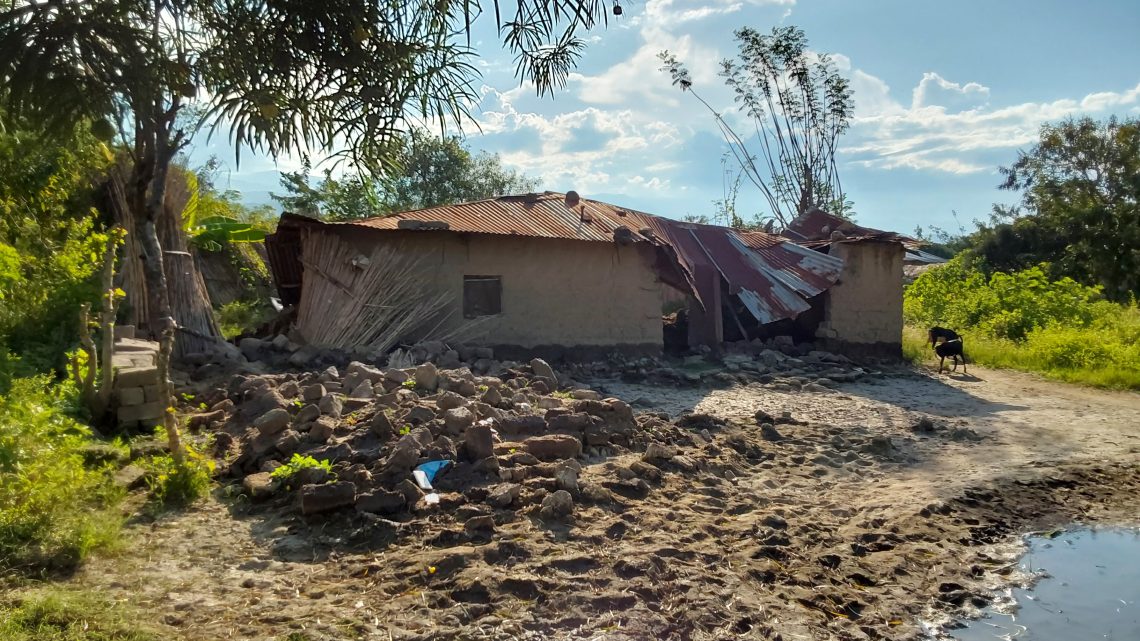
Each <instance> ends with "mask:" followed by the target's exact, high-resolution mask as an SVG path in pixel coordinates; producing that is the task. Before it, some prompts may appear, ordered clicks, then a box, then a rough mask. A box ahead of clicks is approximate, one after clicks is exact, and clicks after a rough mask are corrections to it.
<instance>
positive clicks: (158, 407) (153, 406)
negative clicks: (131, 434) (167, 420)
mask: <svg viewBox="0 0 1140 641" xmlns="http://www.w3.org/2000/svg"><path fill="white" fill-rule="evenodd" d="M164 411H166V403H161V402H158V401H156V402H154V403H143V404H142V405H132V406H130V407H120V408H119V412H118V419H119V421H120V422H123V423H129V422H134V421H137V422H144V421H148V420H152V421H153V420H160V419H161V418H162V413H163V412H164Z"/></svg>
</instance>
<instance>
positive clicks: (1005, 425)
mask: <svg viewBox="0 0 1140 641" xmlns="http://www.w3.org/2000/svg"><path fill="white" fill-rule="evenodd" d="M971 373H972V374H973V375H972V376H969V377H965V376H958V377H954V378H950V377H946V376H934V375H930V374H927V373H912V374H904V375H898V376H888V377H882V378H870V379H866V380H864V381H861V382H858V383H851V384H844V385H840V386H839V387H838V388H837V389H834V390H828V391H813V392H794V391H778V390H775V389H772V388H771V387H769V386H764V385H759V384H754V385H750V386H747V387H742V386H737V387H734V388H731V389H720V390H709V389H674V388H654V387H649V386H637V385H627V384H621V383H619V382H616V381H593V382H592V384H593V385H594V387H595V388H596V389H598V390H600V391H602V392H604V393H605V394H608V395H613V396H618V397H620V398H623V399H625V400H627V401H630V402H632V403H633V404H634V407H635V408H636V409H638V410H639V411H654V412H667V413H669V414H670V415H671V416H673V417H676V416H677V415H678V414H680V413H682V412H690V411H693V412H707V413H709V414H711V415H714V416H716V417H719V418H721V419H724V420H725V421H727V422H726V423H725V424H723V425H720V424H716V423H713V422H709V421H705V422H704V423H702V424H698V425H694V426H690V428H691V432H692V433H693V434H696V435H697V436H695V437H694V438H692V439H690V441H691V442H692V443H693V444H689V445H681V446H679V447H678V448H677V449H678V453H679V454H680V455H681V456H680V457H678V458H676V459H674V460H673V461H672V462H670V463H666V464H663V465H662V466H661V467H662V468H663V469H662V471H661V474H660V478H659V479H657V478H653V476H655V475H656V474H655V473H653V472H652V470H649V471H648V472H646V468H644V467H639V468H638V469H641V470H642V471H641V473H640V476H641V478H642V479H644V480H645V481H646V484H647V485H648V488H647V489H648V492H647V494H645V495H644V496H633V495H632V494H631V495H630V496H627V497H623V496H621V492H623V491H624V492H628V493H636V492H637V491H638V490H637V489H636V488H635V485H636V484H635V483H626V484H624V485H621V484H616V483H615V482H617V481H620V480H621V479H620V478H619V477H621V476H629V471H628V467H627V466H628V465H629V464H630V463H631V462H633V461H636V460H638V459H639V458H640V455H639V454H627V455H624V456H621V457H616V458H609V459H604V460H593V461H590V462H587V463H586V464H585V465H584V470H583V473H582V479H583V480H585V481H595V482H596V483H597V484H598V485H607V484H608V486H609V487H612V488H615V489H614V492H615V496H614V499H615V500H614V501H612V502H609V503H606V504H604V506H599V505H581V506H577V507H576V511H575V513H574V516H573V518H572V520H570V521H569V522H566V523H550V522H545V521H542V520H540V519H538V518H537V517H535V516H532V515H525V514H521V513H520V514H516V513H513V512H501V513H498V514H497V515H496V523H497V525H496V529H495V532H494V534H493V535H491V536H479V537H475V538H472V537H470V536H467V535H465V534H464V532H463V525H462V521H458V522H457V521H456V520H455V519H454V518H453V517H452V516H451V515H447V514H435V515H432V514H428V515H421V516H417V517H409V518H406V519H402V520H400V521H389V520H385V519H382V518H378V517H366V516H362V515H356V514H353V513H345V514H340V515H337V516H334V517H331V518H329V517H320V518H316V519H313V520H310V521H306V520H304V519H302V517H301V516H300V514H299V513H298V512H297V511H296V510H295V509H291V508H290V507H288V506H287V505H284V504H283V503H281V502H278V503H271V504H257V505H254V504H250V503H249V502H248V501H247V500H245V499H244V498H242V497H237V498H233V495H232V493H230V492H226V491H224V490H223V491H219V492H218V495H217V496H215V497H214V498H212V499H210V500H209V501H207V502H205V503H203V504H202V505H200V506H198V507H196V508H195V509H192V510H190V511H188V512H185V513H180V514H173V515H168V516H165V517H162V518H160V519H158V520H157V521H155V522H145V520H139V522H137V523H136V524H135V525H133V526H132V527H131V528H130V529H129V536H130V537H131V541H132V542H131V544H130V551H129V552H128V553H126V554H124V555H122V556H119V557H114V558H100V559H95V560H93V561H92V562H91V563H89V564H88V565H86V566H85V568H84V570H83V571H82V572H81V573H80V574H79V575H77V576H76V577H74V578H73V579H72V582H73V583H74V584H75V585H76V586H78V587H83V588H88V589H94V590H98V591H100V592H104V593H107V594H110V595H113V596H114V597H115V598H118V599H122V600H124V601H128V602H131V603H133V604H135V605H136V606H138V607H139V608H141V609H142V610H143V611H144V612H147V613H148V614H150V615H151V617H152V620H153V621H154V622H156V623H157V624H158V625H160V626H162V627H163V628H164V629H165V630H166V632H167V633H168V635H169V638H172V639H195V640H196V639H203V640H205V639H259V640H260V639H291V640H301V639H311V640H314V641H315V640H318V639H591V640H599V641H600V640H603V639H604V640H615V641H616V640H624V639H787V640H791V639H914V638H923V637H924V635H929V634H939V632H938V631H937V629H938V626H939V625H940V624H941V623H944V622H946V621H948V620H952V618H953V617H956V616H962V615H964V614H968V613H969V612H971V611H974V610H975V609H976V608H979V607H983V606H984V605H985V604H986V603H987V601H988V598H989V595H990V594H991V590H993V589H994V588H997V587H999V586H1001V585H1003V584H1005V583H1008V582H1010V581H1013V580H1016V577H1015V576H1014V574H1013V572H1014V568H1015V566H1014V564H1013V560H1014V558H1015V556H1016V554H1017V549H1018V547H1017V542H1018V534H1019V533H1022V532H1025V531H1029V530H1035V529H1045V528H1051V527H1055V526H1064V525H1067V524H1070V523H1072V522H1074V521H1083V522H1100V523H1129V524H1132V525H1136V524H1138V523H1140V516H1138V513H1137V508H1136V497H1137V496H1140V396H1138V395H1135V394H1124V393H1108V392H1099V391H1092V390H1087V389H1083V388H1078V387H1072V386H1066V385H1060V384H1055V383H1049V382H1044V381H1041V380H1039V379H1036V378H1033V377H1030V376H1028V375H1023V374H1017V373H1010V372H999V371H988V370H982V369H980V368H979V369H977V370H971ZM757 410H765V411H766V412H768V413H769V414H772V415H773V416H777V417H778V416H780V415H781V414H782V413H783V412H790V413H791V416H792V417H794V418H795V419H797V420H798V421H799V422H801V423H806V424H798V425H790V424H782V425H778V426H777V429H778V431H779V432H780V434H779V437H780V440H770V439H772V438H776V435H774V434H770V433H769V434H767V435H764V434H761V430H760V429H759V428H758V427H757V426H756V424H755V421H754V419H753V415H754V414H755V412H756V411H757ZM923 418H926V419H928V421H922V420H921V419H923ZM916 426H920V427H917V428H916ZM702 429H707V430H708V433H707V434H706V436H711V440H710V441H708V442H707V443H704V444H702V442H703V441H704V440H705V439H704V438H701V437H700V433H701V430H702ZM766 436H767V438H766ZM642 488H643V489H645V486H644V485H642Z"/></svg>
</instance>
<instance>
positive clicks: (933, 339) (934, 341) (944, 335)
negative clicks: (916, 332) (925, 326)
mask: <svg viewBox="0 0 1140 641" xmlns="http://www.w3.org/2000/svg"><path fill="white" fill-rule="evenodd" d="M926 338H927V340H929V341H930V349H934V348H935V346H936V345H938V339H940V338H941V339H942V340H944V341H954V340H957V341H960V340H962V337H961V336H959V335H958V332H955V331H954V330H952V329H946V328H945V327H931V328H930V329H929V330H928V331H927V332H926Z"/></svg>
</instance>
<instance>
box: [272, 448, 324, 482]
mask: <svg viewBox="0 0 1140 641" xmlns="http://www.w3.org/2000/svg"><path fill="white" fill-rule="evenodd" d="M308 469H317V470H324V471H325V473H326V474H328V475H330V476H331V475H332V461H329V460H320V461H318V460H317V459H315V458H313V457H311V456H302V455H300V454H294V455H293V458H291V459H289V462H288V463H286V464H284V465H282V466H281V467H279V468H277V469H275V470H273V472H272V473H270V474H269V476H270V478H274V479H280V480H284V481H285V482H288V481H289V479H291V478H293V477H294V476H296V475H297V474H298V473H299V472H300V471H301V470H308Z"/></svg>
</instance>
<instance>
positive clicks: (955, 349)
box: [934, 338, 967, 374]
mask: <svg viewBox="0 0 1140 641" xmlns="http://www.w3.org/2000/svg"><path fill="white" fill-rule="evenodd" d="M934 353H935V354H938V357H939V359H940V360H939V361H938V373H939V374H941V373H942V366H943V365H944V364H945V363H946V358H947V357H950V358H953V359H954V369H952V370H950V371H952V372H955V371H958V358H959V357H961V359H962V373H963V374H966V373H967V372H966V353H965V352H963V351H962V339H961V338H955V339H953V340H948V341H944V342H942V343H939V344H937V345H935V346H934Z"/></svg>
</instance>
